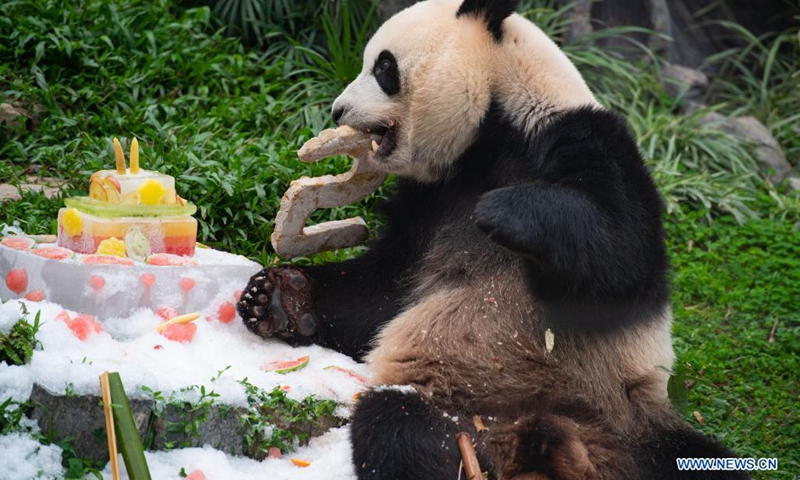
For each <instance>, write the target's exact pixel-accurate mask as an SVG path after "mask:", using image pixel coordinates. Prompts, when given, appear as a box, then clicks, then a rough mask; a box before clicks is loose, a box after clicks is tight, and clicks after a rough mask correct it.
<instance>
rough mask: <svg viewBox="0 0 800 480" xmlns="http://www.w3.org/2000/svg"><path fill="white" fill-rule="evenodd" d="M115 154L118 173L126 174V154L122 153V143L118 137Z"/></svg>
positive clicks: (115, 143) (115, 140)
mask: <svg viewBox="0 0 800 480" xmlns="http://www.w3.org/2000/svg"><path fill="white" fill-rule="evenodd" d="M114 156H115V157H116V158H117V173H118V174H120V175H125V154H124V153H122V145H120V144H119V139H118V138H117V137H114Z"/></svg>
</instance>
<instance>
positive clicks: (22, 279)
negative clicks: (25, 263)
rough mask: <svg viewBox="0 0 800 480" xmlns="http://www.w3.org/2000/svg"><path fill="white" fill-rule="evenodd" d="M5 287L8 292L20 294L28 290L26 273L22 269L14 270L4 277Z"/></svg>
mask: <svg viewBox="0 0 800 480" xmlns="http://www.w3.org/2000/svg"><path fill="white" fill-rule="evenodd" d="M6 286H7V287H8V289H9V290H11V291H12V292H14V293H16V294H17V295H19V294H21V293H22V292H24V291H25V290H27V289H28V272H26V271H25V269H24V268H14V269H12V270H10V271H9V272H8V274H7V275H6Z"/></svg>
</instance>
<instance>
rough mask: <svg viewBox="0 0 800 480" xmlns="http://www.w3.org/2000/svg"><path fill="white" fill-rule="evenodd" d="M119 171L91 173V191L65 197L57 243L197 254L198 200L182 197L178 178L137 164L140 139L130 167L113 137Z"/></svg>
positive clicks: (121, 251)
mask: <svg viewBox="0 0 800 480" xmlns="http://www.w3.org/2000/svg"><path fill="white" fill-rule="evenodd" d="M114 150H115V154H116V162H117V168H116V170H100V171H98V172H95V173H94V174H92V176H91V177H90V178H89V196H88V197H77V198H67V199H66V200H65V201H64V203H65V204H66V208H62V209H61V210H59V212H58V245H59V246H61V247H65V248H68V249H70V250H72V251H74V252H78V253H103V254H109V255H115V256H127V257H128V258H132V259H136V260H145V259H146V258H147V257H148V256H149V255H150V254H153V253H169V254H173V255H184V256H187V255H188V256H190V255H193V254H194V250H195V241H196V238H197V220H195V219H194V218H193V217H192V214H194V213H195V211H196V210H197V209H196V208H195V206H194V205H192V204H191V203H189V202H187V201H186V200H184V199H182V198H181V197H180V196H178V193H177V192H176V190H175V179H174V178H173V177H171V176H169V175H164V174H162V173H158V172H154V171H149V170H143V169H141V168H139V142H138V141H137V140H136V139H134V140H133V142H132V144H131V153H130V168H127V167H126V166H125V157H124V154H123V152H122V147H121V145H120V143H119V141H118V140H117V139H116V138H115V139H114Z"/></svg>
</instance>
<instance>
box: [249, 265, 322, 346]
mask: <svg viewBox="0 0 800 480" xmlns="http://www.w3.org/2000/svg"><path fill="white" fill-rule="evenodd" d="M236 308H237V310H238V312H239V315H240V316H241V317H242V319H243V320H244V324H245V326H246V327H247V329H248V330H250V331H251V332H253V333H255V334H256V335H258V336H259V337H262V338H272V337H278V338H282V339H285V340H302V339H304V338H308V337H311V336H312V335H314V334H315V333H316V331H317V323H318V322H317V318H316V316H315V315H314V313H313V311H312V303H311V283H310V282H309V281H308V279H307V278H306V276H305V275H304V274H303V273H302V272H301V271H300V270H298V269H296V268H292V267H275V268H265V269H263V270H261V271H260V272H258V273H257V274H255V275H253V276H252V277H251V278H250V281H249V282H248V283H247V287H246V288H245V290H244V291H243V292H242V297H241V299H240V300H239V303H238V304H237V305H236Z"/></svg>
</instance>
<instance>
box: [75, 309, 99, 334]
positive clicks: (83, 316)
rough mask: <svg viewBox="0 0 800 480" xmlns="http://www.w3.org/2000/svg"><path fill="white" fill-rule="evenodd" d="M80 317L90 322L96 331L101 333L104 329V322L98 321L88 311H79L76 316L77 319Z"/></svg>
mask: <svg viewBox="0 0 800 480" xmlns="http://www.w3.org/2000/svg"><path fill="white" fill-rule="evenodd" d="M79 318H80V319H81V320H84V321H86V323H88V324H89V326H91V327H92V330H94V333H100V332H102V331H103V324H102V323H98V322H97V320H95V318H94V317H93V316H91V315H88V314H86V313H79V314H78V316H77V317H75V319H79Z"/></svg>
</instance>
